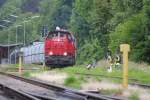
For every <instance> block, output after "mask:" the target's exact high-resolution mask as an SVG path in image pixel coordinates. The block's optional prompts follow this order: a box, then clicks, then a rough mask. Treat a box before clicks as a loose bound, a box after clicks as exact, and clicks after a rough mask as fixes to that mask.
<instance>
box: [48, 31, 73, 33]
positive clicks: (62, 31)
mask: <svg viewBox="0 0 150 100" xmlns="http://www.w3.org/2000/svg"><path fill="white" fill-rule="evenodd" d="M55 32H63V33H70V32H69V31H63V30H56V31H50V32H49V33H55Z"/></svg>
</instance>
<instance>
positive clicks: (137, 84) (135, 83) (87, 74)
mask: <svg viewBox="0 0 150 100" xmlns="http://www.w3.org/2000/svg"><path fill="white" fill-rule="evenodd" d="M75 74H77V75H86V76H103V77H108V78H116V79H122V77H119V76H106V75H100V74H89V73H75ZM129 80H132V81H140V80H138V79H135V78H129ZM129 84H130V85H133V86H139V87H143V88H150V85H149V84H142V83H137V82H129Z"/></svg>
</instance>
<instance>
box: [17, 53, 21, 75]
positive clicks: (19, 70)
mask: <svg viewBox="0 0 150 100" xmlns="http://www.w3.org/2000/svg"><path fill="white" fill-rule="evenodd" d="M18 72H19V74H20V75H21V73H22V53H21V52H20V53H19V69H18Z"/></svg>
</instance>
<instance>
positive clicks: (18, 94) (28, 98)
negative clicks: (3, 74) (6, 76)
mask: <svg viewBox="0 0 150 100" xmlns="http://www.w3.org/2000/svg"><path fill="white" fill-rule="evenodd" d="M0 87H1V88H0V89H1V90H2V91H3V92H4V93H5V94H6V95H7V96H10V97H13V98H15V100H16V99H17V100H41V99H38V98H36V97H34V96H32V95H29V94H27V93H24V92H22V91H20V90H17V89H14V88H11V87H8V86H5V85H4V84H0Z"/></svg>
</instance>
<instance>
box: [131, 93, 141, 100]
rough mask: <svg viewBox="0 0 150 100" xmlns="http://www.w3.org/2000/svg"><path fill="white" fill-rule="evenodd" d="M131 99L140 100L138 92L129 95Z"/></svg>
mask: <svg viewBox="0 0 150 100" xmlns="http://www.w3.org/2000/svg"><path fill="white" fill-rule="evenodd" d="M129 100H139V98H138V94H137V93H134V94H131V96H130V97H129Z"/></svg>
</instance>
